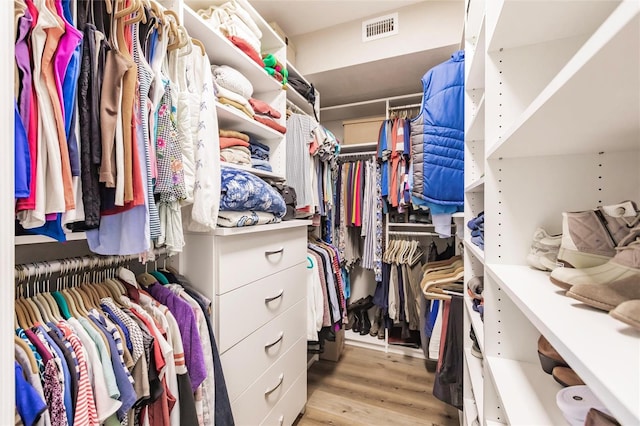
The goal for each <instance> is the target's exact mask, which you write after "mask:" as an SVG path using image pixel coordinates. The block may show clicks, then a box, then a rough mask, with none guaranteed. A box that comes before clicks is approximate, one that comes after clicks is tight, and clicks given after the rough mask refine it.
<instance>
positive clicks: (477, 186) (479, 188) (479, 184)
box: [464, 176, 484, 192]
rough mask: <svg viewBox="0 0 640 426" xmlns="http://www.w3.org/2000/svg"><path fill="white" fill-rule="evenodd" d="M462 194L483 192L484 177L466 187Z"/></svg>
mask: <svg viewBox="0 0 640 426" xmlns="http://www.w3.org/2000/svg"><path fill="white" fill-rule="evenodd" d="M464 192H484V176H482V177H480V178H478V179H477V180H475V181H474V182H471V183H470V184H469V185H467V187H466V188H465V189H464Z"/></svg>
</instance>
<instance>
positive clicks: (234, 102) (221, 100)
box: [218, 96, 251, 117]
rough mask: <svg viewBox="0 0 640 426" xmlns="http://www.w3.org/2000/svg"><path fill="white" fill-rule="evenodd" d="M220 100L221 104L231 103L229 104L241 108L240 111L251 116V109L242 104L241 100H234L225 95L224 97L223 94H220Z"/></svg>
mask: <svg viewBox="0 0 640 426" xmlns="http://www.w3.org/2000/svg"><path fill="white" fill-rule="evenodd" d="M218 101H219V102H220V103H221V104H225V105H229V106H232V107H235V108H237V109H238V110H240V111H242V112H244V113H245V114H246V115H247V116H249V117H251V111H249V110H248V109H247V107H245V106H244V105H242V104H241V103H239V102H236V101H232V100H231V99H228V98H225V97H222V96H219V97H218Z"/></svg>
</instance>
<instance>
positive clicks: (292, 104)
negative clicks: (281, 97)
mask: <svg viewBox="0 0 640 426" xmlns="http://www.w3.org/2000/svg"><path fill="white" fill-rule="evenodd" d="M287 106H288V107H289V108H291V109H292V110H294V112H297V113H300V114H304V115H306V116H309V117H311V116H310V115H309V114H308V113H307V112H305V111H304V110H303V109H302V108H300V107H299V106H298V105H296V104H294V103H293V102H291V101H290V100H289V99H287Z"/></svg>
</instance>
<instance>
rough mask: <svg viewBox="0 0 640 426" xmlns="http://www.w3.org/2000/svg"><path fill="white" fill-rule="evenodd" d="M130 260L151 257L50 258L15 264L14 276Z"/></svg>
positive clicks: (158, 251)
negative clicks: (48, 259)
mask: <svg viewBox="0 0 640 426" xmlns="http://www.w3.org/2000/svg"><path fill="white" fill-rule="evenodd" d="M153 253H154V257H155V256H161V255H163V254H166V253H167V250H166V248H164V247H163V248H156V249H154V250H153ZM132 260H139V261H140V263H146V262H147V261H153V259H144V258H143V257H141V255H139V254H133V255H127V256H99V255H89V256H81V257H72V258H67V259H59V260H51V261H44V262H30V263H25V264H21V265H16V266H15V271H16V278H17V277H18V276H19V275H22V276H25V277H31V276H34V275H43V274H47V275H52V274H55V273H59V272H61V271H66V272H71V273H74V272H77V271H81V270H85V269H103V268H108V267H110V266H114V265H118V264H121V263H127V262H131V261H132Z"/></svg>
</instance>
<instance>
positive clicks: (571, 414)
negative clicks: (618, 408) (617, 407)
mask: <svg viewBox="0 0 640 426" xmlns="http://www.w3.org/2000/svg"><path fill="white" fill-rule="evenodd" d="M556 404H557V405H558V408H560V411H561V412H562V415H563V416H564V418H565V419H566V420H567V422H568V423H569V424H570V425H571V426H573V425H580V426H582V425H585V424H593V423H586V421H587V417H588V413H589V411H590V410H591V409H596V410H598V411H599V412H601V413H604V414H606V415H607V416H610V415H611V412H610V411H609V410H607V408H606V407H605V406H604V404H602V402H600V400H599V399H598V397H597V396H596V395H595V394H594V393H593V392H592V391H591V389H589V388H588V387H587V386H585V385H579V386H569V387H566V388H564V389H561V390H560V391H558V393H557V394H556ZM614 421H615V420H614ZM596 424H597V423H596ZM600 424H607V423H600ZM614 424H615V423H614Z"/></svg>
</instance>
